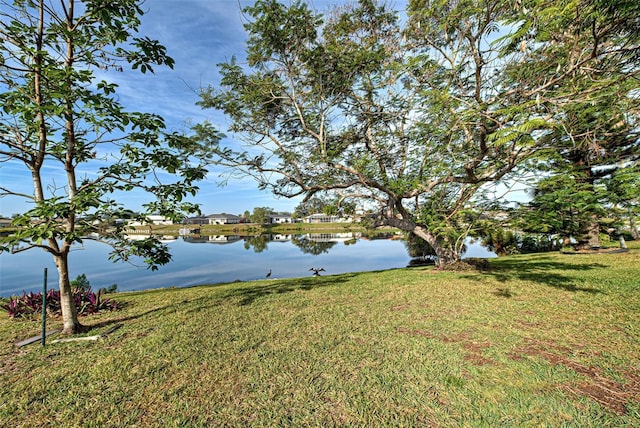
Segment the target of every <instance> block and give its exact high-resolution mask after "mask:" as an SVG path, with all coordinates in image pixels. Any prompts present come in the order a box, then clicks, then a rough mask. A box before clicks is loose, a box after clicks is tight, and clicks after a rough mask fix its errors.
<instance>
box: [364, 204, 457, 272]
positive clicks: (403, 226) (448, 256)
mask: <svg viewBox="0 0 640 428" xmlns="http://www.w3.org/2000/svg"><path fill="white" fill-rule="evenodd" d="M383 225H388V226H393V227H397V228H398V229H400V230H404V231H405V232H413V233H414V234H415V235H416V236H418V237H419V238H421V239H424V240H425V241H426V242H427V243H428V244H429V245H431V248H433V251H434V252H435V253H436V256H437V257H438V260H437V261H436V266H438V267H439V268H442V267H443V266H445V265H450V264H453V263H456V262H458V261H460V259H461V257H462V255H461V253H460V248H458V247H457V246H456V245H453V244H452V243H451V242H450V241H449V240H448V239H446V238H443V237H439V236H437V235H435V234H434V233H432V232H430V231H429V230H427V229H426V228H425V227H424V226H420V225H417V224H415V223H414V222H413V221H411V220H405V219H402V218H396V217H391V216H389V217H386V218H383V219H379V220H378V221H376V222H374V227H378V226H383Z"/></svg>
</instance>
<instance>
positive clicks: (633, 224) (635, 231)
mask: <svg viewBox="0 0 640 428" xmlns="http://www.w3.org/2000/svg"><path fill="white" fill-rule="evenodd" d="M629 226H630V227H631V236H632V237H633V239H634V240H636V241H637V240H640V233H638V228H637V227H636V222H635V221H634V219H633V212H631V208H629Z"/></svg>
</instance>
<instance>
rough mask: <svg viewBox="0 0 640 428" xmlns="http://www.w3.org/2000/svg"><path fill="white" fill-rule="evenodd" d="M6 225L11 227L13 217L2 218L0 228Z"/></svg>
mask: <svg viewBox="0 0 640 428" xmlns="http://www.w3.org/2000/svg"><path fill="white" fill-rule="evenodd" d="M5 227H11V219H10V218H0V229H2V228H5Z"/></svg>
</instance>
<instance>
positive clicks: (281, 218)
mask: <svg viewBox="0 0 640 428" xmlns="http://www.w3.org/2000/svg"><path fill="white" fill-rule="evenodd" d="M268 222H269V224H284V223H293V218H292V217H291V214H286V213H275V214H269V218H268Z"/></svg>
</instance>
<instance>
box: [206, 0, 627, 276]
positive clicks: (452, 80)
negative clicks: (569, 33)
mask: <svg viewBox="0 0 640 428" xmlns="http://www.w3.org/2000/svg"><path fill="white" fill-rule="evenodd" d="M523 3H527V5H526V6H525V5H524V4H523ZM557 3H558V4H560V3H563V4H564V3H567V4H565V6H567V7H569V5H568V3H570V2H557ZM545 7H549V5H548V4H547V3H545V2H520V1H516V2H505V1H498V0H484V1H473V2H471V1H447V0H437V1H428V0H413V1H410V2H409V5H408V9H407V11H406V13H407V16H406V19H405V20H400V19H399V14H398V13H397V12H395V11H393V10H391V9H390V8H389V7H387V6H386V5H384V4H381V3H377V2H375V1H372V0H361V1H359V2H358V3H357V4H352V5H349V6H343V7H340V8H335V9H333V10H331V11H329V13H328V14H327V16H325V17H323V16H321V15H319V14H317V13H315V12H313V11H312V10H310V9H309V7H308V6H307V5H306V4H304V3H302V2H300V1H297V2H293V3H292V4H290V5H289V6H285V5H284V4H282V3H280V2H278V1H275V0H258V1H257V2H255V4H254V5H253V6H250V7H247V8H245V9H244V12H245V13H246V17H247V24H246V25H245V28H246V30H247V32H248V34H249V40H248V44H247V52H246V54H247V55H246V58H247V63H246V64H244V63H239V62H238V61H237V60H236V59H235V58H234V59H232V60H230V61H229V62H227V63H224V64H221V65H220V67H221V68H220V71H221V74H222V88H221V89H216V88H208V89H207V90H204V91H203V93H202V100H201V105H202V106H204V107H212V108H216V109H220V110H222V111H223V112H225V113H226V115H227V116H228V117H229V118H230V121H231V125H230V127H229V130H230V131H231V132H232V133H233V135H234V136H236V137H237V139H238V140H240V141H241V142H242V144H243V145H242V146H234V145H228V146H219V147H216V151H217V155H218V160H219V161H220V163H221V164H223V165H226V166H228V167H229V173H230V174H231V175H244V176H250V177H253V178H254V179H256V180H257V181H258V183H259V186H260V187H262V188H268V189H270V190H271V191H273V193H275V194H276V195H280V196H285V197H293V196H298V195H305V197H306V198H311V197H314V195H316V194H318V193H337V194H338V195H339V197H340V198H343V199H346V198H354V199H359V200H360V201H361V204H363V203H365V202H362V201H366V202H367V203H369V204H370V205H375V206H376V207H377V210H378V217H377V220H376V222H375V224H376V225H392V226H395V227H399V228H401V229H403V230H405V231H408V232H411V233H413V234H415V235H416V236H418V237H420V238H422V239H423V240H425V241H426V242H428V243H429V244H430V245H431V246H432V247H433V249H434V250H435V253H436V254H437V257H438V263H439V264H440V265H445V264H449V263H454V262H456V261H457V260H459V258H460V256H461V251H462V248H463V242H464V238H465V237H466V233H467V232H468V231H469V228H470V227H471V226H472V224H471V223H470V220H469V218H468V217H466V216H465V210H467V209H468V208H472V207H473V206H474V205H479V204H480V203H481V198H480V195H481V194H482V191H483V190H484V189H486V188H487V187H488V186H492V185H495V184H496V183H499V182H500V181H503V180H506V179H509V178H511V177H513V175H514V174H517V173H519V172H521V168H524V167H526V166H527V163H526V162H525V161H526V160H528V159H532V158H533V157H534V156H538V157H539V156H540V155H541V154H544V153H548V150H549V149H550V148H553V144H555V142H554V139H553V138H550V137H549V136H550V135H552V134H554V132H556V131H557V130H561V129H563V124H564V117H563V115H562V114H561V113H559V111H558V107H562V106H564V105H567V103H568V102H569V101H571V102H573V101H575V100H576V99H580V100H583V101H584V99H585V97H587V96H588V95H589V94H598V93H600V92H601V91H604V90H605V88H607V87H608V86H607V85H608V84H610V83H611V81H610V80H608V75H607V73H612V70H613V72H615V74H616V75H617V76H618V77H619V76H620V75H623V74H624V73H625V71H624V70H623V69H621V68H620V66H619V65H618V64H616V63H614V62H613V58H614V56H615V55H616V52H614V51H608V50H606V51H603V52H602V54H601V55H600V54H598V55H596V56H594V57H588V56H581V57H580V58H573V55H574V54H577V55H581V52H582V50H584V49H587V50H588V49H593V47H594V46H595V47H596V48H599V47H600V46H601V43H602V42H603V40H604V39H607V40H609V39H611V38H616V37H617V33H616V31H615V29H612V30H610V31H608V32H606V33H605V34H604V36H603V37H604V39H602V38H599V37H598V34H599V33H598V34H594V33H592V32H591V29H590V28H586V27H584V28H583V27H581V28H578V29H577V30H576V32H575V34H576V36H575V38H567V37H564V36H563V34H564V33H563V31H564V28H562V27H561V25H560V24H559V22H558V21H557V15H554V14H553V13H551V12H550V11H546V12H547V13H546V14H544V13H541V11H545V10H544V8H545ZM527 8H528V9H527ZM532 11H533V12H532ZM562 11H563V13H562V17H563V19H567V21H568V19H570V18H572V16H571V14H570V13H569V12H567V11H566V10H564V9H563V10H562ZM538 12H540V14H539V15H538V14H537V13H538ZM531 14H533V15H531ZM532 16H533V17H534V18H532ZM534 21H535V22H534ZM547 21H548V22H549V23H550V24H552V25H551V27H550V33H549V34H546V38H545V34H542V32H541V31H537V30H541V29H543V28H545V26H544V25H545V23H546V22H547ZM576 40H577V41H578V43H576ZM603 60H606V66H603V69H604V70H603V72H602V73H593V74H591V76H592V77H593V78H595V79H596V81H595V83H594V84H593V85H591V86H589V87H586V86H584V85H583V86H576V85H575V84H574V82H575V81H576V79H575V76H576V75H579V74H581V73H583V72H585V71H588V70H590V69H591V68H592V67H594V66H596V65H597V64H599V63H600V62H601V61H603ZM538 63H541V65H538ZM534 67H538V69H539V70H541V71H542V74H533V73H532V72H531V70H532V69H534ZM616 82H619V80H616ZM554 91H555V92H554ZM206 129H207V128H206V126H203V127H202V128H201V129H200V131H206ZM202 134H203V135H206V132H203V133H202ZM545 150H546V152H545ZM476 208H477V207H476Z"/></svg>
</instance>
